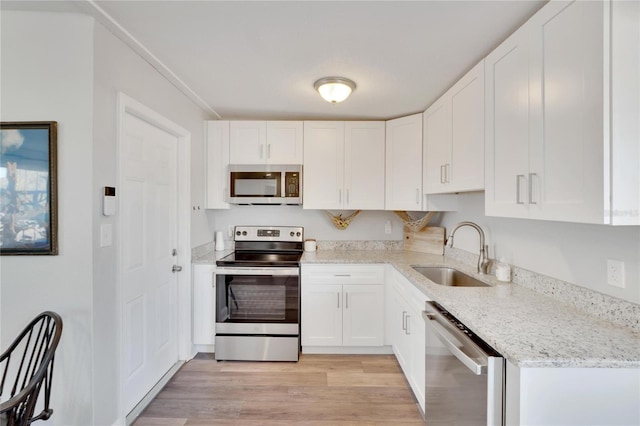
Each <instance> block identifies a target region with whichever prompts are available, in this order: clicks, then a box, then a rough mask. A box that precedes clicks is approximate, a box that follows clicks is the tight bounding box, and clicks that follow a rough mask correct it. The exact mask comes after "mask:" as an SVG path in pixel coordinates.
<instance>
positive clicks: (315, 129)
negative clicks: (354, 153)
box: [302, 121, 344, 209]
mask: <svg viewBox="0 0 640 426" xmlns="http://www.w3.org/2000/svg"><path fill="white" fill-rule="evenodd" d="M303 167H304V169H303V170H304V171H303V179H302V180H303V188H304V191H303V197H304V198H303V207H304V208H305V209H341V208H342V206H343V204H342V201H343V196H344V194H343V187H344V122H341V121H305V122H304V166H303Z"/></svg>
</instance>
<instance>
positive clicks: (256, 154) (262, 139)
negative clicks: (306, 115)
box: [229, 121, 303, 164]
mask: <svg viewBox="0 0 640 426" xmlns="http://www.w3.org/2000/svg"><path fill="white" fill-rule="evenodd" d="M302 133H303V131H302V121H232V122H231V124H230V145H229V157H230V164H302V159H303V158H302V155H303V154H302V151H303V137H302Z"/></svg>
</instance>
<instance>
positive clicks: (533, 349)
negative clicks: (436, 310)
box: [301, 250, 640, 368]
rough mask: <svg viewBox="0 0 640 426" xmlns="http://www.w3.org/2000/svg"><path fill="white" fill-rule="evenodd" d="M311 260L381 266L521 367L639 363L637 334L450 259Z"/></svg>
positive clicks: (370, 255)
mask: <svg viewBox="0 0 640 426" xmlns="http://www.w3.org/2000/svg"><path fill="white" fill-rule="evenodd" d="M301 263H302V268H304V265H305V264H313V263H335V264H341V263H354V264H355V263H388V264H391V265H393V266H394V267H395V268H396V269H397V270H398V271H399V272H400V273H401V274H402V275H403V276H405V277H406V278H407V279H408V280H409V281H410V282H411V283H412V284H413V285H414V286H415V287H416V288H418V289H419V290H420V291H421V292H423V293H424V294H425V295H426V296H427V297H428V298H429V299H432V300H435V301H436V302H438V303H439V304H441V305H442V306H443V307H444V308H445V309H447V310H448V311H449V312H451V314H453V315H454V316H455V317H456V318H458V319H459V320H460V321H462V322H463V323H464V324H465V325H466V326H467V327H469V328H470V329H471V330H473V332H474V333H476V334H477V335H478V336H480V337H481V338H482V339H483V340H485V341H486V342H487V343H488V344H490V345H491V346H493V347H494V348H495V349H496V350H497V351H498V352H500V353H501V354H502V355H503V356H504V357H505V358H507V359H508V360H509V361H511V362H512V363H513V364H515V365H517V366H520V367H575V368H640V332H637V331H634V330H633V329H631V328H629V327H624V326H621V325H616V324H614V323H611V322H608V321H605V320H603V319H600V318H598V317H596V316H594V315H591V314H588V313H586V312H584V311H581V310H579V309H577V308H575V307H573V306H571V305H568V304H566V303H563V302H560V301H558V300H556V299H553V298H551V297H548V296H544V295H542V294H540V293H536V292H534V291H532V290H529V289H527V288H525V287H522V286H520V285H516V284H504V283H499V282H498V281H496V280H495V277H494V276H481V275H478V274H477V273H476V270H475V267H470V266H468V265H466V264H463V263H460V262H457V261H455V260H452V259H451V258H450V257H445V256H437V255H430V254H425V253H418V252H411V251H401V250H318V251H316V252H305V253H304V255H303V256H302V260H301ZM411 265H423V266H450V267H454V268H456V269H458V270H460V271H462V272H465V273H467V274H468V275H471V276H473V277H476V278H479V279H481V280H482V281H485V282H487V283H489V284H491V285H492V287H446V286H441V285H438V284H434V283H433V282H432V281H430V280H429V279H427V278H425V277H424V276H422V275H421V274H419V273H418V272H416V271H414V270H413V269H412V268H411Z"/></svg>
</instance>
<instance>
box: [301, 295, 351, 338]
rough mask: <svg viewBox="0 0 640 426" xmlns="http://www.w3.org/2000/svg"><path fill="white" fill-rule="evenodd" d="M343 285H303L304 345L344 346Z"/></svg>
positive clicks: (302, 329)
mask: <svg viewBox="0 0 640 426" xmlns="http://www.w3.org/2000/svg"><path fill="white" fill-rule="evenodd" d="M342 303H343V302H342V285H341V284H312V285H304V284H303V285H302V316H301V340H302V346H342Z"/></svg>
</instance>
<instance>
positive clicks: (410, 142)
mask: <svg viewBox="0 0 640 426" xmlns="http://www.w3.org/2000/svg"><path fill="white" fill-rule="evenodd" d="M386 136H387V143H386V176H385V182H386V200H385V209H386V210H413V211H416V210H422V113H420V114H414V115H410V116H407V117H401V118H396V119H394V120H389V121H387V123H386Z"/></svg>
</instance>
